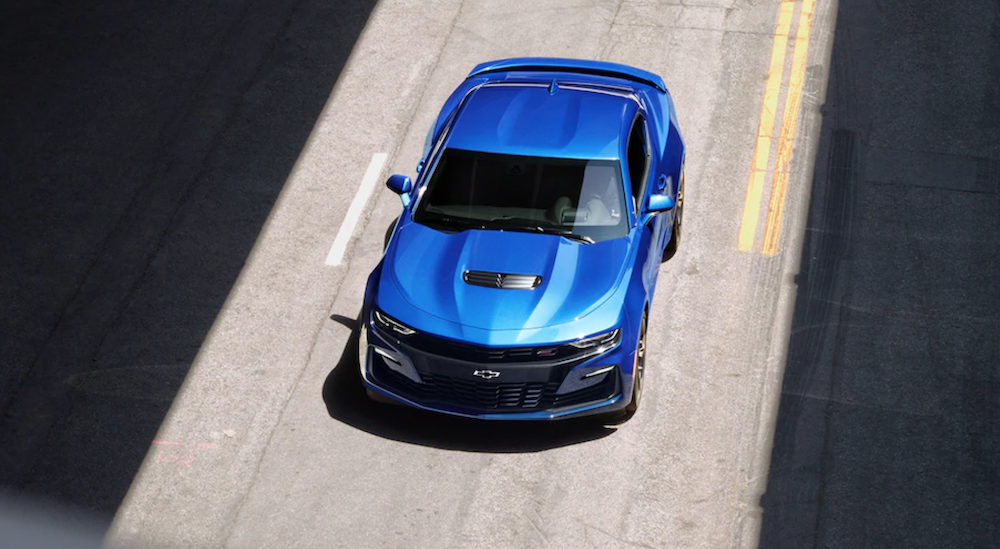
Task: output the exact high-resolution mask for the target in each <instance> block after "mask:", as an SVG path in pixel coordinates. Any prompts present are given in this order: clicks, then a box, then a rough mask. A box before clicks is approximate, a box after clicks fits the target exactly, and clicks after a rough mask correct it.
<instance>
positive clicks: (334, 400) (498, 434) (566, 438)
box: [323, 315, 617, 453]
mask: <svg viewBox="0 0 1000 549" xmlns="http://www.w3.org/2000/svg"><path fill="white" fill-rule="evenodd" d="M331 320H333V321H335V322H338V323H340V324H342V325H344V326H347V327H349V328H350V329H351V336H350V338H348V341H347V345H346V346H345V347H344V351H343V352H342V353H341V356H340V361H339V362H338V363H337V366H336V367H335V368H334V369H333V370H332V371H331V372H330V374H329V375H328V376H327V378H326V382H325V383H324V384H323V401H324V402H325V403H326V409H327V412H329V414H330V417H331V418H333V419H336V420H338V421H341V422H343V423H346V424H348V425H350V426H352V427H355V428H357V429H361V430H362V431H366V432H368V433H371V434H373V435H376V436H380V437H383V438H387V439H392V440H398V441H400V442H407V443H410V444H419V445H421V446H430V447H434V448H441V449H445V450H459V451H464V452H489V453H520V452H539V451H543V450H550V449H553V448H559V447H562V446H569V445H572V444H579V443H581V442H588V441H592V440H597V439H600V438H603V437H606V436H608V435H610V434H612V433H614V432H615V431H616V430H617V428H616V427H615V426H614V425H606V424H603V423H602V422H601V421H600V420H596V419H593V418H581V419H568V420H561V421H554V422H530V423H526V422H519V421H488V422H487V421H481V420H475V419H467V418H461V417H454V416H448V415H443V414H435V413H431V412H425V411H423V410H416V409H413V408H409V407H406V406H393V405H390V404H382V403H378V402H374V401H372V400H371V399H370V398H368V395H366V394H365V389H364V386H363V385H362V384H361V376H360V375H359V373H358V354H357V352H355V349H357V347H358V329H357V326H358V321H357V319H351V318H347V317H344V316H341V315H334V316H332V317H331Z"/></svg>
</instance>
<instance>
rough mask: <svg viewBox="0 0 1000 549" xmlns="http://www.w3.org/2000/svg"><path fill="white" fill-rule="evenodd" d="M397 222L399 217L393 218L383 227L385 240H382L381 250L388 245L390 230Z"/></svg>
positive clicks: (390, 236)
mask: <svg viewBox="0 0 1000 549" xmlns="http://www.w3.org/2000/svg"><path fill="white" fill-rule="evenodd" d="M398 222H399V218H396V219H393V220H392V223H389V226H388V227H387V228H386V229H385V240H384V241H383V242H382V251H383V252H384V251H385V249H386V248H388V247H389V239H390V238H392V231H394V230H395V229H396V223H398Z"/></svg>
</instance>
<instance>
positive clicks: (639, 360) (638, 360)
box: [625, 313, 646, 419]
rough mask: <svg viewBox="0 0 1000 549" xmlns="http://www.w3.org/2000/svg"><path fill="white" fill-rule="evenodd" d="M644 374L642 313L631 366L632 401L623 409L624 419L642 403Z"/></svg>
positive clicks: (643, 323) (644, 325) (644, 315)
mask: <svg viewBox="0 0 1000 549" xmlns="http://www.w3.org/2000/svg"><path fill="white" fill-rule="evenodd" d="M645 374H646V313H642V324H641V325H640V326H639V341H638V342H637V343H636V345H635V362H633V364H632V401H631V402H629V403H628V406H626V407H625V415H626V419H627V418H630V417H632V414H634V413H635V412H636V410H638V409H639V404H640V403H641V402H642V384H643V381H644V378H645Z"/></svg>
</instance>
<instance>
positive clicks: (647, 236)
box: [626, 112, 665, 288]
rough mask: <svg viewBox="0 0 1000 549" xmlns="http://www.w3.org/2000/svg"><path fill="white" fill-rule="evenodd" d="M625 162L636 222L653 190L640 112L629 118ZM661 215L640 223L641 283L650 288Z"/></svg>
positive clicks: (656, 260)
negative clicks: (630, 119) (631, 120)
mask: <svg viewBox="0 0 1000 549" xmlns="http://www.w3.org/2000/svg"><path fill="white" fill-rule="evenodd" d="M626 156H627V158H626V162H627V163H628V172H629V180H630V181H629V183H630V188H631V190H632V199H633V201H634V204H635V209H636V214H637V215H638V219H639V222H640V223H642V219H643V217H644V215H643V212H644V211H645V208H646V202H647V200H648V198H649V195H650V193H651V192H654V189H655V184H651V183H652V182H651V181H650V179H651V177H652V176H651V174H652V173H654V172H653V171H652V170H651V169H650V168H651V166H650V162H651V155H650V143H649V133H648V131H647V128H646V120H645V118H644V117H643V116H642V113H641V112H640V113H638V114H637V115H636V117H635V120H634V121H633V122H632V128H631V130H630V131H629V138H628V144H627V147H626ZM664 217H665V216H662V215H654V216H652V217H651V218H650V219H649V220H647V222H646V223H645V224H644V225H643V226H642V227H640V230H641V238H640V241H639V246H642V247H643V255H644V256H645V257H643V258H642V259H641V261H642V274H643V283H644V284H645V285H646V287H647V288H651V287H652V285H653V284H654V283H655V281H656V275H657V273H658V271H659V257H660V255H661V253H662V249H663V236H664V234H663V233H664V230H665V224H664V221H663V218H664Z"/></svg>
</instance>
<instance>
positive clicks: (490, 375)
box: [472, 370, 500, 379]
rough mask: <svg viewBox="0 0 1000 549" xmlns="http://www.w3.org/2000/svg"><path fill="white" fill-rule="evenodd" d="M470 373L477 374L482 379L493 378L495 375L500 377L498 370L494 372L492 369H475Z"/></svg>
mask: <svg viewBox="0 0 1000 549" xmlns="http://www.w3.org/2000/svg"><path fill="white" fill-rule="evenodd" d="M472 375H474V376H479V377H481V378H483V379H493V378H495V377H500V372H494V371H493V370H476V371H475V372H472Z"/></svg>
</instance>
